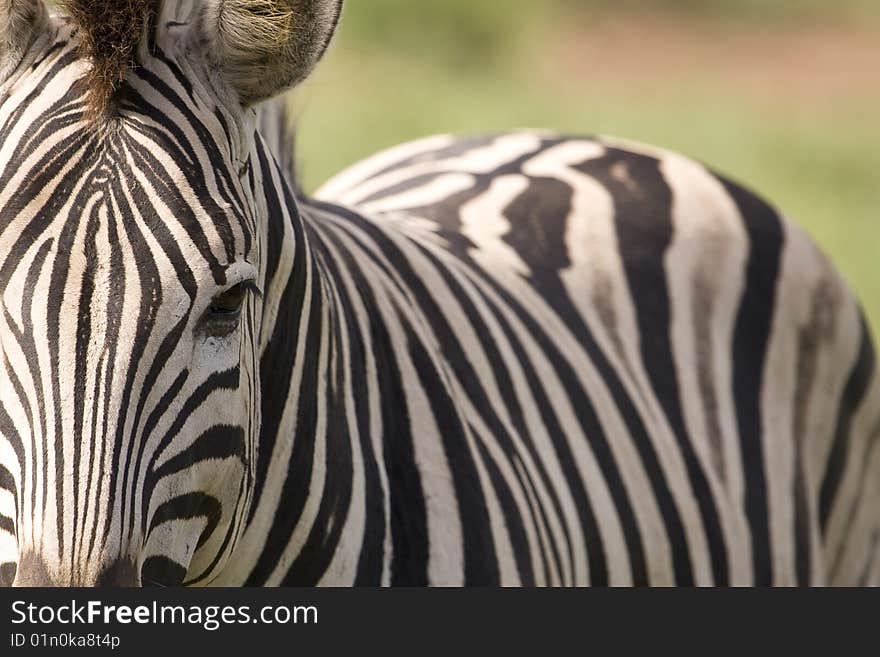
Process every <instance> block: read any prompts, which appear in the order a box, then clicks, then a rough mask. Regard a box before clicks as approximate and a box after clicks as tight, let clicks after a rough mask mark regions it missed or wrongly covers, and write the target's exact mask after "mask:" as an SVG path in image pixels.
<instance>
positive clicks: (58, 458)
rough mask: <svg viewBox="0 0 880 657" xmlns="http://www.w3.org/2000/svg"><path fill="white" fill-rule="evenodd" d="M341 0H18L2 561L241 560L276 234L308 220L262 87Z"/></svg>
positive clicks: (3, 111)
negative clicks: (288, 207)
mask: <svg viewBox="0 0 880 657" xmlns="http://www.w3.org/2000/svg"><path fill="white" fill-rule="evenodd" d="M340 4H341V0H286V1H285V0H210V1H208V2H204V3H202V4H201V6H198V7H196V6H192V3H190V2H185V1H184V2H174V3H172V2H170V1H169V2H166V3H165V5H164V6H162V5H160V4H159V3H158V2H155V1H154V0H152V1H151V0H141V1H137V0H121V1H115V0H104V1H102V2H92V1H86V0H81V1H68V2H66V3H64V7H65V9H64V15H59V16H55V15H51V13H50V11H49V10H48V9H47V8H46V7H44V5H43V3H42V0H0V356H2V362H0V568H2V570H0V583H6V584H9V583H12V582H13V581H14V583H15V584H16V585H53V584H54V585H69V584H74V585H84V586H88V585H95V584H116V585H119V584H130V585H136V584H139V583H144V584H148V583H157V584H163V585H165V584H178V583H183V582H186V583H200V582H201V583H204V582H207V581H210V580H211V578H212V577H213V576H214V574H216V573H217V572H218V571H219V569H220V568H222V566H223V564H224V563H225V562H226V561H227V560H228V558H229V555H230V554H231V553H232V551H233V549H234V547H235V546H236V541H237V540H238V538H239V537H240V536H241V534H242V531H243V527H244V525H245V523H246V519H247V515H248V508H249V505H250V501H251V497H252V488H253V485H254V470H255V468H254V463H255V459H256V453H257V450H258V444H257V442H258V437H259V429H260V414H261V413H260V408H261V402H260V394H261V390H260V388H261V386H260V377H261V373H260V371H259V360H260V349H261V335H262V331H263V324H264V323H265V322H264V315H266V313H267V312H271V311H267V308H268V307H269V306H271V304H270V299H271V290H267V289H265V284H266V272H267V262H266V261H267V259H269V258H268V257H266V253H265V252H266V250H267V249H275V252H276V255H277V248H278V247H277V245H273V243H272V240H273V235H275V233H273V232H272V231H273V230H275V231H276V233H278V232H281V233H285V234H287V233H289V232H290V231H286V232H285V231H284V230H283V229H281V228H278V227H277V225H280V224H282V223H283V221H282V219H281V218H280V217H277V216H275V217H274V218H273V216H272V215H273V213H272V209H271V206H272V203H270V202H268V201H267V198H266V191H265V190H266V189H267V188H270V187H272V186H273V185H275V186H276V187H277V186H278V185H279V184H280V183H273V182H271V181H272V180H274V179H277V171H276V172H275V173H273V172H272V171H273V169H272V165H271V164H270V163H271V162H272V159H271V156H270V155H267V149H266V141H265V140H263V138H262V137H261V136H260V135H259V133H258V129H257V126H258V123H259V121H258V116H259V114H258V110H257V108H256V105H257V104H258V103H260V102H261V101H263V100H265V99H267V98H269V97H271V96H273V95H275V94H277V93H279V92H281V91H282V90H284V89H286V88H288V87H290V86H291V85H293V84H295V83H297V82H298V81H300V80H301V79H302V78H304V77H305V76H306V75H307V74H308V73H309V71H310V70H311V68H312V67H313V66H314V64H315V63H316V62H317V60H318V59H319V58H320V56H321V55H322V53H323V51H324V49H325V48H326V46H327V43H328V41H329V39H330V37H331V35H332V33H333V31H334V28H335V25H336V21H337V18H338V14H339V9H340ZM172 5H173V6H172ZM273 176H275V178H273ZM275 214H276V215H277V214H278V213H277V212H276V213H275ZM273 222H274V224H273ZM273 225H275V228H274V229H273V227H272V226H273ZM285 239H289V238H287V237H285ZM276 310H277V308H276Z"/></svg>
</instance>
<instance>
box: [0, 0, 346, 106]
mask: <svg viewBox="0 0 880 657" xmlns="http://www.w3.org/2000/svg"><path fill="white" fill-rule="evenodd" d="M0 1H2V0H0ZM341 9H342V0H208V1H207V2H205V3H204V5H203V7H202V12H201V16H200V21H199V30H200V32H201V37H202V40H203V42H204V43H205V45H206V47H207V50H208V56H209V57H210V58H212V59H213V60H214V61H215V63H216V64H217V65H218V66H219V68H220V70H221V71H222V72H223V75H224V76H225V78H226V80H227V82H228V83H229V84H230V85H231V86H232V87H233V88H234V89H235V90H236V91H237V92H238V94H239V96H240V99H241V101H242V103H243V104H245V105H251V104H254V103H258V102H260V101H261V100H265V99H267V98H269V97H271V96H274V95H275V94H278V93H280V92H282V91H284V90H286V89H288V88H290V87H292V86H293V85H295V84H296V83H297V82H300V81H301V80H302V79H303V78H305V77H306V76H307V75H308V74H309V73H310V72H311V70H312V69H313V68H314V67H315V64H317V63H318V60H319V59H320V58H321V56H322V55H323V54H324V51H325V50H326V49H327V46H328V45H329V43H330V39H331V38H332V36H333V33H334V32H335V31H336V25H337V23H338V22H339V13H340V11H341Z"/></svg>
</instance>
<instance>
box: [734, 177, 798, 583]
mask: <svg viewBox="0 0 880 657" xmlns="http://www.w3.org/2000/svg"><path fill="white" fill-rule="evenodd" d="M719 180H720V181H721V183H722V184H723V185H724V188H725V189H726V190H727V193H728V194H730V197H731V198H732V199H733V201H734V202H735V203H736V205H737V208H738V209H739V214H740V217H741V219H742V222H743V226H744V228H745V229H746V233H747V235H748V238H749V244H750V248H749V259H748V263H747V264H746V270H745V274H746V281H745V288H744V289H743V294H742V300H741V302H740V307H739V312H738V314H737V318H736V328H735V329H734V337H733V353H732V354H731V362H732V363H733V398H734V407H735V408H736V419H737V426H738V427H739V439H740V453H741V455H742V462H743V464H742V465H743V477H744V479H745V511H746V517H747V518H748V521H749V527H750V529H751V535H752V563H753V569H754V584H755V585H756V586H770V585H772V584H773V556H772V546H771V542H770V519H769V509H768V501H767V481H766V474H765V462H764V445H763V439H764V435H763V411H762V409H761V396H762V394H763V391H764V376H765V372H764V370H765V366H766V363H767V350H768V348H769V344H770V333H771V331H772V329H773V314H774V310H775V306H776V287H777V282H778V279H779V273H780V267H781V258H782V249H783V245H784V241H785V235H784V233H783V227H782V222H781V220H780V218H779V216H778V215H777V213H776V211H775V210H773V208H771V207H770V206H769V205H767V204H766V203H765V202H764V201H762V200H761V199H759V198H757V197H756V196H754V195H753V194H751V193H750V192H747V191H745V190H744V189H742V188H741V187H739V186H738V185H735V184H733V183H731V182H729V181H727V180H725V179H723V178H719Z"/></svg>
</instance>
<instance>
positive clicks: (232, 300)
mask: <svg viewBox="0 0 880 657" xmlns="http://www.w3.org/2000/svg"><path fill="white" fill-rule="evenodd" d="M247 290H248V289H247V286H246V284H245V283H239V284H238V285H233V286H232V287H231V288H229V289H228V290H226V291H225V292H221V293H220V294H218V295H217V296H216V297H214V300H213V301H211V307H210V308H209V310H210V311H211V314H212V315H221V316H229V315H237V314H238V313H240V312H241V304H242V303H243V302H244V298H245V296H246V295H247Z"/></svg>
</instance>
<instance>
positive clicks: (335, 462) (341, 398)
mask: <svg viewBox="0 0 880 657" xmlns="http://www.w3.org/2000/svg"><path fill="white" fill-rule="evenodd" d="M285 192H286V194H287V198H286V199H285V203H286V208H285V209H286V213H285V214H287V216H288V218H289V223H288V226H287V231H285V233H286V238H287V239H289V242H290V244H289V245H288V246H289V248H288V249H284V248H282V249H281V250H282V252H284V251H288V252H290V251H292V258H290V259H289V261H288V262H286V263H284V262H281V263H280V264H278V270H277V272H276V274H275V280H267V281H266V282H265V284H266V289H267V290H271V291H274V292H270V293H269V294H267V298H266V299H265V303H267V304H270V305H273V306H275V307H277V313H275V322H274V326H273V327H272V330H271V334H270V337H269V338H268V340H266V341H265V343H264V345H263V347H262V353H261V358H260V363H261V373H260V379H261V428H260V433H259V442H258V447H257V463H256V467H255V484H254V490H253V496H252V499H251V509H250V514H249V517H248V520H247V524H246V527H245V529H244V532H243V535H242V538H241V541H240V548H241V549H240V550H238V553H239V554H248V553H251V554H255V553H259V557H258V559H257V561H256V562H255V563H253V564H251V565H250V567H247V566H246V565H245V564H238V565H236V564H231V566H230V567H231V568H232V570H233V571H238V572H239V573H241V569H242V568H247V569H248V570H249V572H248V574H247V576H246V581H247V583H249V584H254V585H257V584H266V583H269V584H280V583H283V584H285V585H288V584H290V585H292V584H302V585H313V584H317V583H319V582H321V583H328V582H329V583H340V584H341V583H346V581H348V582H353V581H354V574H353V573H348V572H344V571H345V570H346V569H345V568H344V567H342V566H340V565H339V564H340V563H343V562H348V561H351V560H354V561H355V562H356V561H357V556H356V555H358V554H359V553H360V551H361V549H362V546H361V540H360V536H357V537H355V536H354V534H355V532H352V531H350V527H349V525H348V524H347V523H346V519H347V517H348V514H349V512H350V509H349V506H350V504H351V500H352V491H353V486H355V485H357V484H358V482H359V481H360V480H362V476H359V475H358V473H357V472H356V471H355V470H356V469H362V468H359V466H356V461H357V463H360V462H361V461H362V458H361V456H360V454H359V453H356V452H359V451H360V449H361V447H360V437H361V435H362V428H363V427H362V424H363V422H365V421H366V420H363V417H364V416H365V413H364V412H363V408H364V407H363V404H364V403H365V401H364V399H363V397H364V396H365V394H366V391H365V386H364V380H365V374H364V367H363V354H364V353H365V346H364V342H363V336H362V334H361V332H360V331H358V330H353V327H352V324H351V314H350V313H351V312H352V310H351V307H350V303H351V301H350V299H349V298H348V297H347V296H346V295H345V294H344V290H343V289H342V288H341V287H340V285H339V283H338V275H339V272H338V271H337V270H336V267H335V264H334V258H333V254H332V252H331V250H329V248H328V246H327V245H326V243H325V241H324V240H323V239H322V237H321V235H320V234H319V233H318V230H317V229H316V228H315V225H314V223H315V222H313V221H310V220H309V218H308V217H306V216H304V215H302V214H300V212H299V210H298V208H297V202H296V199H294V198H293V196H292V195H291V193H290V190H289V188H287V186H285ZM291 229H292V230H291ZM285 265H287V266H288V271H287V272H286V273H285V272H284V271H283V268H284V266H285ZM275 296H277V298H273V297H275ZM364 435H365V434H364ZM343 530H345V532H343ZM257 545H262V549H261V550H259V549H254V548H256V547H257ZM328 578H329V579H328Z"/></svg>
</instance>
